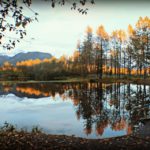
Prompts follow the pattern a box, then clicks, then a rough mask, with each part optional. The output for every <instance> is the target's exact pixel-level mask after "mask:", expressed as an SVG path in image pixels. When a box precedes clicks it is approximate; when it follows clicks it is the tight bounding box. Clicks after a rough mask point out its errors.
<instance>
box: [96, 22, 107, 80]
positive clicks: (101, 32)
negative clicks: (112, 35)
mask: <svg viewBox="0 0 150 150" xmlns="http://www.w3.org/2000/svg"><path fill="white" fill-rule="evenodd" d="M96 34H97V41H96V47H95V50H96V58H95V61H96V68H97V69H96V70H97V76H98V77H99V79H102V76H103V64H104V52H106V51H107V49H108V41H109V36H108V33H107V32H106V31H105V28H104V26H103V25H101V26H99V27H98V29H97V31H96Z"/></svg>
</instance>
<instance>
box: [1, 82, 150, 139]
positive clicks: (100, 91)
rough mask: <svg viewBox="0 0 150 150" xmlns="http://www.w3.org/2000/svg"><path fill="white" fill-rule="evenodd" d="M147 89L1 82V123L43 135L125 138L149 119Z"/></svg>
mask: <svg viewBox="0 0 150 150" xmlns="http://www.w3.org/2000/svg"><path fill="white" fill-rule="evenodd" d="M149 103H150V86H146V85H136V84H121V83H114V84H102V83H50V82H39V83H14V84H12V83H11V84H10V83H9V84H8V83H5V82H4V83H1V84H0V125H1V126H2V125H3V124H4V122H5V121H7V122H9V123H11V124H13V125H16V126H17V127H18V128H26V129H28V130H31V128H32V127H33V126H39V127H40V128H42V130H43V131H44V132H46V133H50V134H58V135H60V134H65V135H75V136H77V137H85V138H107V137H114V136H121V135H127V134H131V133H132V132H134V131H135V129H136V128H135V127H137V126H138V125H139V121H140V119H143V118H147V117H149V116H150V111H149V110H150V109H149V108H150V105H149Z"/></svg>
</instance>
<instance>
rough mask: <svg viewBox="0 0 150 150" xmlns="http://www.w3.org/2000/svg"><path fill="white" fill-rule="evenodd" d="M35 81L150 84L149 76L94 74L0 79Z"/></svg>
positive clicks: (8, 81) (6, 81)
mask: <svg viewBox="0 0 150 150" xmlns="http://www.w3.org/2000/svg"><path fill="white" fill-rule="evenodd" d="M3 82H5V83H37V82H52V83H71V82H103V83H133V84H145V85H150V78H146V79H143V78H139V77H122V78H116V77H103V78H102V79H98V78H97V77H96V76H87V77H79V76H76V77H59V78H58V77H56V78H54V79H52V80H46V81H45V80H43V81H40V80H26V81H21V80H14V81H11V80H0V83H3Z"/></svg>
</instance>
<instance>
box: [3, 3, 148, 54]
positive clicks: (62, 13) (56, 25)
mask: <svg viewBox="0 0 150 150" xmlns="http://www.w3.org/2000/svg"><path fill="white" fill-rule="evenodd" d="M41 1H42V0H41ZM86 6H87V7H88V8H89V10H88V14H87V15H82V14H79V13H78V12H77V11H72V10H71V9H70V8H71V6H70V5H69V4H67V5H65V6H63V7H61V6H56V7H55V8H54V9H53V8H51V6H50V2H47V1H46V2H45V1H42V2H40V0H33V3H32V5H31V8H32V10H34V11H36V12H38V13H39V16H38V20H39V22H33V23H31V24H30V25H29V26H27V36H26V37H25V39H24V40H23V41H21V43H19V44H17V45H16V47H15V49H14V50H11V51H7V50H3V49H2V48H1V49H0V54H7V55H15V54H17V53H19V52H31V51H41V52H46V53H51V54H52V55H54V56H55V57H60V56H61V55H69V56H70V55H72V54H73V52H74V51H75V50H76V45H77V41H78V40H80V39H82V38H83V37H84V35H85V30H86V27H87V26H91V27H92V28H93V33H94V34H95V32H96V29H97V27H98V26H100V25H101V24H102V25H104V26H105V29H106V31H107V32H108V33H109V34H110V33H111V32H112V31H113V30H116V29H123V30H127V27H128V24H131V25H133V26H134V25H135V23H136V22H137V20H138V18H139V17H140V16H142V17H145V16H148V17H150V1H148V0H141V1H138V0H130V1H128V0H126V1H123V0H105V1H104V0H99V1H96V4H95V5H90V4H88V5H86ZM24 8H25V13H26V14H27V15H33V13H32V11H31V10H30V9H28V8H26V7H24Z"/></svg>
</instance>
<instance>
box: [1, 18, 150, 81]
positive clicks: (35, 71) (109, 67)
mask: <svg viewBox="0 0 150 150" xmlns="http://www.w3.org/2000/svg"><path fill="white" fill-rule="evenodd" d="M0 70H1V71H0V73H1V76H5V77H6V76H8V77H11V76H13V77H14V78H19V79H20V78H27V79H33V80H49V79H52V78H56V77H62V76H73V75H77V76H87V75H89V74H96V75H97V77H98V78H100V79H101V78H102V77H103V76H110V77H117V78H121V77H124V76H127V77H128V76H133V75H136V76H140V77H143V78H146V77H148V76H149V74H150V19H149V17H144V18H142V17H140V18H139V20H138V21H137V23H136V25H135V27H132V26H131V25H129V26H128V28H127V32H125V31H124V30H115V31H113V32H112V33H111V34H108V33H107V32H106V31H105V28H104V26H102V25H100V26H99V27H98V28H97V30H96V34H94V32H93V29H92V28H91V27H90V26H88V27H87V29H86V35H85V37H84V39H81V40H80V42H78V44H77V49H76V51H75V52H74V54H73V56H71V57H67V56H62V57H60V58H59V59H57V58H55V57H52V58H50V59H45V60H39V59H36V60H27V61H22V62H18V63H16V65H15V66H13V65H12V64H10V63H8V62H5V63H4V65H3V66H2V67H1V68H0Z"/></svg>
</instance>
